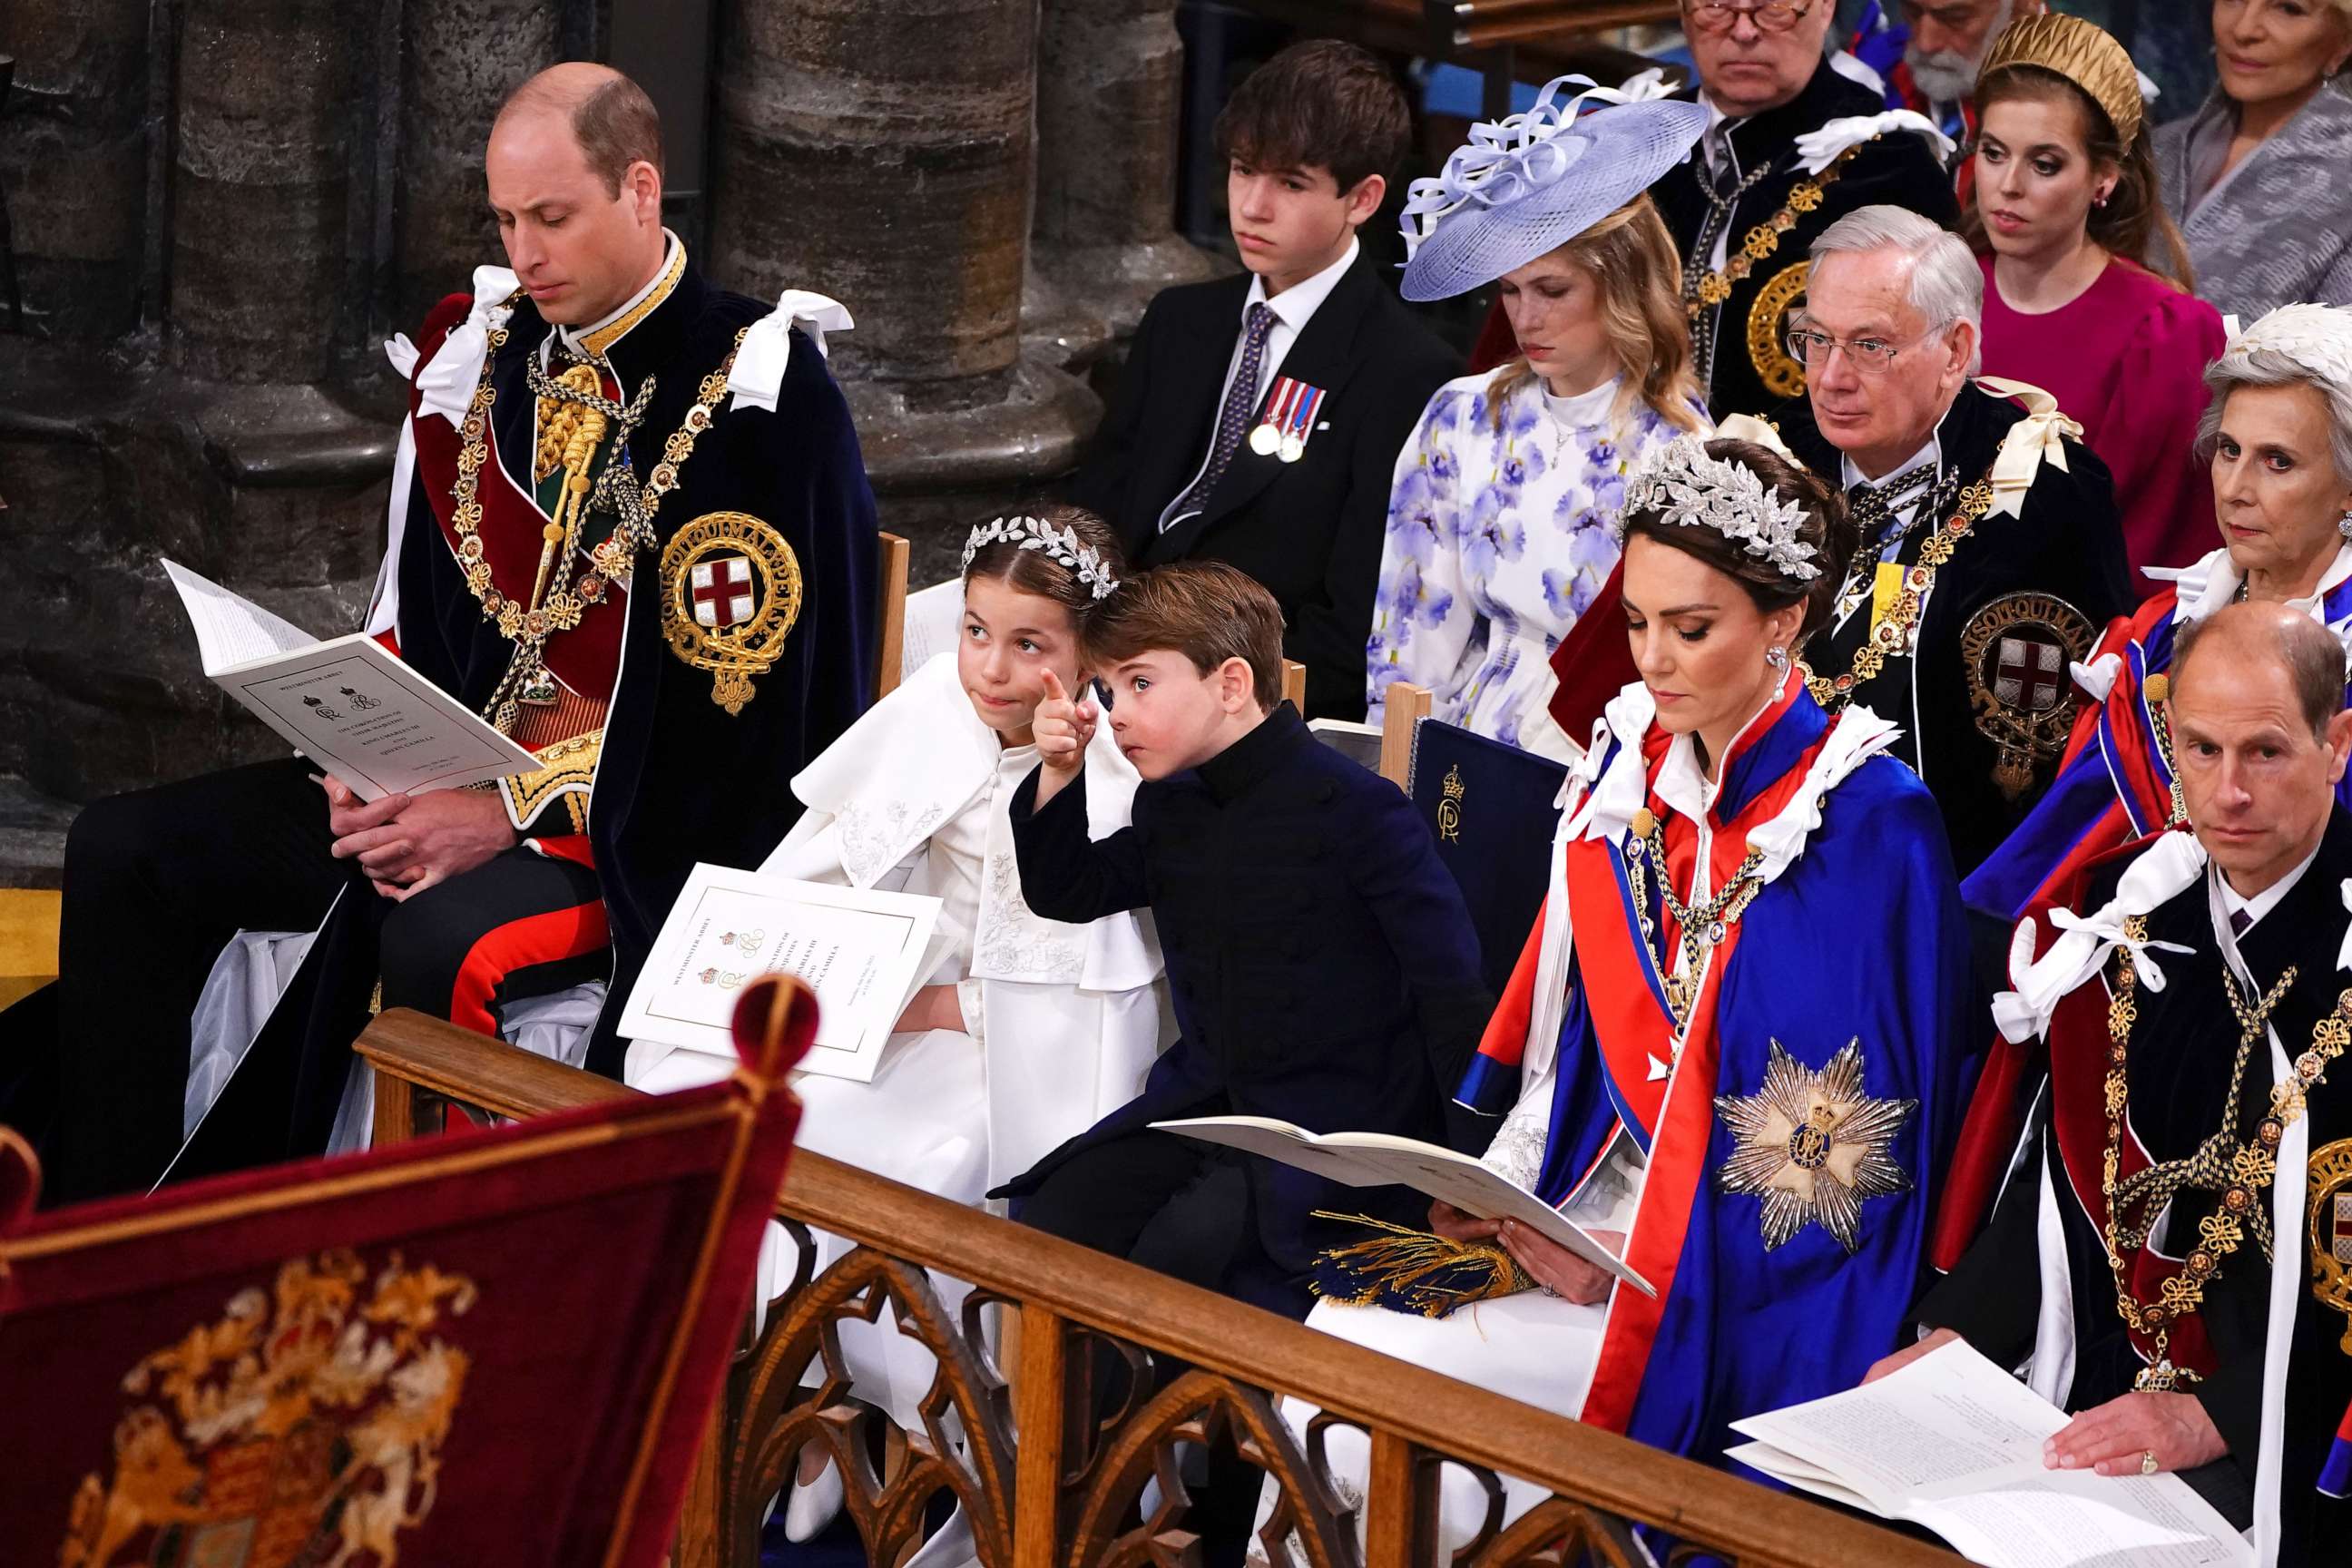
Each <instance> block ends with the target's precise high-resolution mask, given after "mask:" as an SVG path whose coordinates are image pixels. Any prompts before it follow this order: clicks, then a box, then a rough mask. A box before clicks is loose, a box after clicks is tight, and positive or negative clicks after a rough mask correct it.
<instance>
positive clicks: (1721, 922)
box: [1625, 806, 1764, 1034]
mask: <svg viewBox="0 0 2352 1568" xmlns="http://www.w3.org/2000/svg"><path fill="white" fill-rule="evenodd" d="M1645 856H1646V857H1647V858H1648V860H1649V863H1650V865H1651V866H1652V867H1654V868H1656V870H1657V875H1658V897H1659V899H1660V900H1661V901H1663V902H1664V904H1665V906H1666V912H1667V913H1668V914H1671V915H1673V916H1674V917H1675V924H1676V925H1677V926H1679V927H1681V928H1682V950H1683V972H1682V973H1680V974H1676V973H1674V971H1673V967H1672V966H1671V965H1668V964H1664V963H1661V964H1660V967H1661V968H1662V969H1663V970H1664V971H1665V982H1666V1010H1667V1011H1668V1012H1670V1013H1672V1014H1673V1015H1674V1016H1675V1033H1677V1034H1679V1033H1681V1032H1682V1031H1683V1030H1685V1029H1686V1028H1688V1027H1689V1026H1690V1011H1691V1004H1692V1003H1693V1002H1695V1001H1696V1000H1697V996H1698V985H1699V980H1700V977H1701V975H1702V974H1703V973H1704V972H1705V970H1706V961H1707V957H1708V955H1709V954H1711V953H1712V952H1714V951H1715V949H1716V947H1717V945H1718V944H1719V943H1721V942H1723V940H1724V939H1725V938H1726V937H1727V936H1729V935H1730V934H1731V928H1732V927H1733V926H1735V925H1737V924H1738V923H1739V917H1740V916H1742V915H1744V914H1746V913H1747V912H1748V905H1749V904H1750V903H1752V902H1754V901H1755V898H1756V895H1757V894H1758V893H1760V892H1762V891H1763V890H1764V883H1763V880H1762V879H1760V878H1759V877H1758V876H1757V875H1756V871H1757V868H1759V867H1760V866H1761V865H1763V863H1764V852H1763V851H1762V850H1760V849H1750V850H1749V851H1748V855H1747V858H1745V859H1743V860H1741V861H1740V862H1739V868H1738V870H1736V871H1734V872H1732V874H1731V877H1730V879H1729V880H1728V881H1727V882H1725V883H1724V885H1723V888H1722V890H1721V891H1719V892H1717V894H1716V895H1715V896H1714V897H1713V898H1711V899H1708V900H1706V902H1704V903H1702V904H1700V905H1698V906H1697V907H1696V908H1693V907H1691V906H1690V905H1688V904H1685V903H1684V902H1683V901H1682V900H1680V899H1679V898H1677V897H1675V884H1674V878H1673V876H1672V874H1671V873H1669V872H1668V871H1667V869H1666V839H1665V832H1664V829H1663V828H1662V827H1661V826H1659V824H1658V818H1657V816H1656V814H1655V813H1654V812H1652V811H1651V810H1650V808H1649V807H1648V806H1643V807H1642V808H1641V809H1640V810H1638V811H1636V812H1635V813H1634V814H1633V831H1632V837H1631V841H1630V842H1629V843H1628V844H1627V845H1626V847H1625V879H1626V880H1627V881H1628V882H1630V883H1632V884H1633V912H1634V915H1635V917H1636V918H1637V919H1639V920H1640V921H1641V922H1642V941H1643V946H1648V945H1649V944H1650V943H1651V942H1654V940H1655V939H1656V936H1657V921H1656V919H1655V918H1654V916H1653V915H1652V914H1651V912H1650V887H1649V880H1650V879H1649V875H1648V872H1647V871H1646V870H1645V869H1644V868H1643V863H1642V862H1643V858H1644V857H1645ZM1660 956H1661V958H1662V959H1663V957H1664V955H1663V954H1661V955H1660Z"/></svg>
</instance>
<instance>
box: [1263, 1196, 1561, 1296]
mask: <svg viewBox="0 0 2352 1568" xmlns="http://www.w3.org/2000/svg"><path fill="white" fill-rule="evenodd" d="M1314 1217H1316V1218H1317V1219H1331V1220H1338V1221H1339V1222H1340V1223H1341V1224H1344V1225H1360V1226H1365V1227H1366V1228H1368V1229H1371V1230H1376V1231H1379V1232H1380V1233H1381V1234H1380V1235H1379V1236H1378V1237H1374V1238H1372V1239H1371V1240H1370V1241H1359V1242H1356V1243H1354V1244H1352V1245H1350V1246H1348V1247H1332V1248H1329V1249H1328V1250H1327V1251H1325V1252H1324V1253H1323V1254H1321V1256H1319V1257H1318V1258H1317V1259H1316V1262H1317V1264H1318V1266H1319V1267H1318V1278H1317V1279H1314V1280H1312V1281H1310V1282H1309V1289H1312V1290H1313V1291H1314V1293H1315V1294H1316V1295H1318V1296H1320V1297H1323V1298H1324V1299H1326V1300H1333V1301H1337V1302H1339V1303H1340V1304H1341V1305H1342V1306H1349V1307H1368V1306H1372V1305H1375V1304H1378V1303H1380V1301H1381V1298H1382V1297H1384V1296H1385V1297H1389V1298H1391V1300H1392V1301H1394V1302H1400V1303H1402V1306H1401V1307H1400V1310H1412V1311H1414V1312H1417V1313H1419V1314H1420V1315H1421V1316H1423V1317H1424V1318H1443V1317H1445V1316H1446V1315H1448V1314H1449V1313H1451V1312H1453V1311H1454V1309H1456V1308H1458V1307H1464V1306H1467V1305H1469V1304H1470V1303H1472V1302H1474V1301H1487V1300H1494V1299H1495V1298H1496V1297H1498V1296H1515V1295H1517V1294H1518V1293H1519V1292H1520V1291H1522V1290H1532V1289H1536V1288H1537V1287H1536V1281H1535V1279H1534V1277H1533V1276H1532V1275H1530V1274H1528V1271H1527V1270H1526V1269H1525V1268H1521V1267H1519V1260H1518V1259H1517V1258H1513V1257H1512V1256H1511V1255H1510V1253H1509V1252H1508V1251H1507V1250H1506V1249H1505V1248H1504V1247H1502V1246H1501V1245H1500V1244H1499V1243H1496V1242H1492V1241H1454V1240H1451V1239H1449V1238H1447V1237H1442V1236H1437V1235H1433V1234H1432V1233H1431V1232H1429V1231H1425V1230H1414V1229H1412V1228H1411V1227H1409V1226H1401V1225H1391V1224H1390V1223H1389V1222H1388V1221H1386V1220H1381V1219H1373V1218H1372V1217H1370V1215H1343V1214H1333V1213H1331V1212H1330V1211H1328V1210H1327V1209H1318V1210H1316V1211H1315V1216H1314ZM1324 1268H1328V1269H1329V1270H1330V1271H1331V1272H1333V1273H1336V1274H1339V1275H1343V1276H1345V1277H1346V1278H1347V1279H1349V1280H1350V1281H1352V1282H1353V1288H1352V1289H1348V1290H1346V1291H1344V1292H1342V1291H1338V1290H1334V1289H1331V1288H1330V1287H1329V1285H1328V1284H1327V1282H1326V1281H1325V1279H1322V1278H1321V1277H1320V1275H1321V1273H1322V1271H1323V1269H1324ZM1453 1269H1459V1270H1463V1271H1465V1272H1468V1273H1471V1274H1474V1275H1475V1276H1477V1277H1478V1278H1477V1279H1476V1281H1475V1283H1471V1284H1439V1283H1436V1282H1434V1277H1435V1276H1438V1275H1441V1274H1444V1273H1445V1272H1447V1271H1448V1270H1453Z"/></svg>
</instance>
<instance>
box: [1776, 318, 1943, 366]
mask: <svg viewBox="0 0 2352 1568" xmlns="http://www.w3.org/2000/svg"><path fill="white" fill-rule="evenodd" d="M1948 324H1949V323H1947V325H1948ZM1942 330H1943V328H1941V327H1930V328H1929V329H1927V331H1924V332H1921V333H1920V334H1919V335H1918V336H1917V337H1916V338H1906V339H1905V340H1903V342H1899V343H1890V342H1887V341H1886V340H1885V338H1833V337H1832V336H1830V335H1829V334H1828V333H1827V332H1817V331H1813V330H1812V329H1811V327H1790V329H1789V336H1788V339H1787V342H1788V344H1789V353H1790V357H1792V358H1793V359H1795V360H1796V362H1797V363H1799V364H1801V365H1803V366H1804V367H1805V368H1806V369H1807V370H1814V369H1818V368H1819V367H1821V366H1822V365H1825V364H1827V363H1829V362H1830V351H1831V350H1832V349H1843V350H1845V357H1846V363H1849V364H1851V365H1853V368H1854V370H1855V371H1856V372H1857V373H1858V374H1863V375H1883V374H1885V372H1886V371H1887V369H1888V368H1889V367H1890V366H1892V365H1893V364H1894V363H1895V359H1896V358H1897V356H1899V355H1900V354H1901V353H1903V351H1904V350H1905V349H1907V348H1909V347H1911V345H1912V344H1914V343H1921V342H1927V340H1928V339H1929V338H1932V337H1934V336H1935V335H1936V334H1937V332H1939V331H1942Z"/></svg>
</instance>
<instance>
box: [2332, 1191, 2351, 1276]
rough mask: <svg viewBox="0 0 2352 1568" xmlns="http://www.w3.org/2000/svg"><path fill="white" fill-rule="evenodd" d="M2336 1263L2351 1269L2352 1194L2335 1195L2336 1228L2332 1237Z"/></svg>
mask: <svg viewBox="0 0 2352 1568" xmlns="http://www.w3.org/2000/svg"><path fill="white" fill-rule="evenodd" d="M2333 1239H2334V1242H2335V1247H2334V1248H2333V1250H2334V1252H2335V1254H2336V1262H2338V1263H2341V1264H2343V1265H2344V1266H2345V1267H2347V1268H2352V1193H2338V1194H2336V1226H2335V1231H2334V1237H2333Z"/></svg>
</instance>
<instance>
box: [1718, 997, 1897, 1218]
mask: <svg viewBox="0 0 2352 1568" xmlns="http://www.w3.org/2000/svg"><path fill="white" fill-rule="evenodd" d="M1918 1105H1919V1102H1918V1101H1917V1100H1873V1099H1871V1098H1870V1097H1869V1096H1868V1095H1866V1094H1864V1093H1863V1091H1862V1041H1861V1040H1860V1039H1858V1038H1857V1039H1855V1040H1853V1041H1852V1042H1850V1043H1849V1044H1848V1045H1847V1046H1846V1047H1845V1049H1843V1050H1842V1051H1840V1052H1838V1054H1837V1055H1835V1056H1833V1057H1832V1058H1830V1059H1829V1061H1828V1062H1827V1064H1825V1065H1824V1066H1823V1067H1822V1068H1821V1070H1820V1071H1818V1072H1815V1071H1813V1070H1811V1069H1810V1068H1804V1067H1801V1066H1799V1065H1798V1063H1797V1061H1796V1059H1795V1058H1792V1057H1790V1055H1789V1053H1788V1052H1787V1051H1785V1050H1783V1049H1781V1047H1780V1041H1778V1040H1774V1041H1773V1042H1772V1054H1771V1058H1770V1059H1769V1061H1767V1062H1766V1064H1765V1067H1764V1083H1763V1087H1762V1088H1760V1089H1758V1091H1757V1092H1756V1093H1754V1094H1752V1095H1739V1094H1719V1095H1717V1096H1716V1100H1715V1110H1716V1114H1717V1115H1718V1116H1720V1117H1722V1118H1723V1122H1724V1125H1725V1126H1727V1127H1728V1128H1730V1129H1731V1135H1732V1136H1733V1137H1734V1138H1736V1139H1738V1147H1737V1148H1735V1149H1733V1150H1732V1152H1731V1157H1730V1158H1729V1159H1727V1160H1726V1161H1725V1162H1724V1163H1723V1170H1722V1172H1721V1173H1720V1174H1719V1178H1718V1179H1719V1180H1720V1181H1721V1183H1722V1184H1723V1190H1724V1191H1725V1192H1727V1193H1752V1194H1755V1195H1757V1196H1758V1197H1760V1198H1762V1199H1763V1200H1764V1216H1763V1226H1764V1250H1765V1251H1767V1252H1769V1251H1771V1250H1772V1249H1773V1248H1774V1247H1778V1246H1780V1244H1781V1243H1782V1242H1784V1241H1787V1240H1788V1239H1789V1238H1790V1237H1792V1236H1794V1235H1796V1234H1797V1233H1798V1232H1799V1231H1801V1230H1802V1229H1804V1228H1805V1226H1807V1225H1808V1224H1813V1225H1819V1226H1821V1227H1822V1229H1823V1230H1826V1231H1828V1232H1829V1233H1830V1234H1831V1235H1832V1236H1833V1237H1837V1239H1838V1245H1839V1246H1841V1247H1844V1248H1845V1249H1846V1250H1847V1251H1848V1252H1853V1250H1855V1248H1856V1247H1858V1246H1859V1245H1860V1229H1861V1221H1862V1205H1863V1202H1864V1199H1867V1198H1879V1197H1885V1196H1888V1195H1889V1194H1895V1193H1901V1192H1907V1191H1909V1190H1910V1186H1911V1178H1910V1176H1909V1175H1908V1174H1906V1173H1905V1171H1904V1169H1903V1167H1902V1166H1900V1165H1898V1164H1896V1163H1895V1160H1894V1158H1893V1156H1892V1155H1890V1154H1889V1153H1888V1150H1889V1149H1890V1148H1892V1147H1893V1145H1894V1142H1895V1133H1896V1132H1897V1131H1899V1130H1900V1129H1901V1128H1902V1125H1903V1119H1904V1118H1905V1117H1906V1116H1908V1115H1910V1114H1911V1112H1912V1111H1914V1110H1917V1109H1918Z"/></svg>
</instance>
